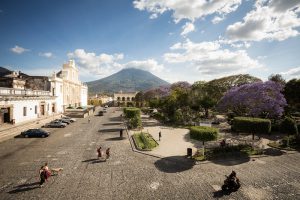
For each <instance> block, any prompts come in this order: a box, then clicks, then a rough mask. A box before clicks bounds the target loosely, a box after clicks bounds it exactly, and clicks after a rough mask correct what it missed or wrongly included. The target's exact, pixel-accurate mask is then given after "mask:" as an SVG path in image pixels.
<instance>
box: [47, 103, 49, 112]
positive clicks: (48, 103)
mask: <svg viewBox="0 0 300 200" xmlns="http://www.w3.org/2000/svg"><path fill="white" fill-rule="evenodd" d="M47 110H48V111H49V103H48V104H47Z"/></svg>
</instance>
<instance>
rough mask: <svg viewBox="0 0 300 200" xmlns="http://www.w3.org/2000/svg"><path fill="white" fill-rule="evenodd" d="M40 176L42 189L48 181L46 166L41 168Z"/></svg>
mask: <svg viewBox="0 0 300 200" xmlns="http://www.w3.org/2000/svg"><path fill="white" fill-rule="evenodd" d="M39 174H40V187H43V186H44V183H45V181H46V170H45V169H44V166H41V169H40V171H39Z"/></svg>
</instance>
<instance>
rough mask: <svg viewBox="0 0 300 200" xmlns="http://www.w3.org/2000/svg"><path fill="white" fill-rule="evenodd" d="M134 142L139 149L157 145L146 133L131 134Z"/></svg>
mask: <svg viewBox="0 0 300 200" xmlns="http://www.w3.org/2000/svg"><path fill="white" fill-rule="evenodd" d="M133 138H134V142H135V144H136V146H137V148H138V149H139V150H152V149H153V148H155V147H157V146H158V143H157V142H156V141H155V140H154V139H153V137H152V136H151V135H150V134H148V133H144V132H141V133H135V134H133Z"/></svg>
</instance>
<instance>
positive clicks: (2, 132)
mask: <svg viewBox="0 0 300 200" xmlns="http://www.w3.org/2000/svg"><path fill="white" fill-rule="evenodd" d="M61 115H62V114H60V113H59V114H55V115H50V116H45V117H41V118H38V119H36V120H29V121H26V122H22V123H18V124H14V125H13V124H3V125H1V126H0V142H3V141H5V140H8V139H10V138H13V137H14V136H16V135H19V134H20V133H21V132H22V131H25V130H27V129H31V128H40V127H41V126H42V125H43V124H45V123H48V122H50V121H52V120H54V119H57V118H60V117H61Z"/></svg>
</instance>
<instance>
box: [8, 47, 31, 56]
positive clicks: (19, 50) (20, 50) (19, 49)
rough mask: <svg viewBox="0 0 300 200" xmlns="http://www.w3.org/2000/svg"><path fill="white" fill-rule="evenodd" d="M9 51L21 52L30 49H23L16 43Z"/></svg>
mask: <svg viewBox="0 0 300 200" xmlns="http://www.w3.org/2000/svg"><path fill="white" fill-rule="evenodd" d="M10 51H11V52H13V53H16V54H22V53H24V52H26V51H30V49H25V48H23V47H20V46H18V45H16V46H15V47H13V48H11V49H10Z"/></svg>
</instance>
